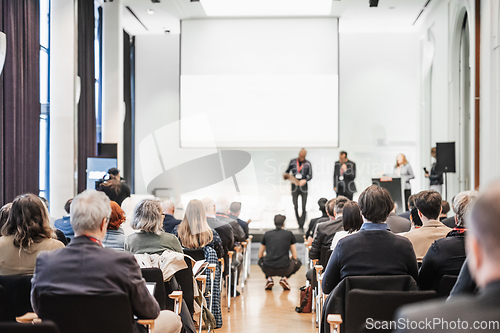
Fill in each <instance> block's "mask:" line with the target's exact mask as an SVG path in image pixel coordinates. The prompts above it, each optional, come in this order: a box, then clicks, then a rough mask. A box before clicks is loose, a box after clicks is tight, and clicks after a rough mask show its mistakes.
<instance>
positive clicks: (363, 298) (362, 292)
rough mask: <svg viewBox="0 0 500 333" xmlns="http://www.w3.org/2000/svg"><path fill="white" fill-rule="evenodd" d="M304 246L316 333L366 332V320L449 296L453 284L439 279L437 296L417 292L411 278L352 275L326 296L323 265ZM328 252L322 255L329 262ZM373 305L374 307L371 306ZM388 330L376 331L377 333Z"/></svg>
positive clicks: (448, 278) (384, 317)
mask: <svg viewBox="0 0 500 333" xmlns="http://www.w3.org/2000/svg"><path fill="white" fill-rule="evenodd" d="M309 249H310V247H307V246H306V262H307V263H308V264H307V267H308V269H313V271H314V274H313V278H312V286H311V287H312V289H313V293H312V294H313V296H312V297H313V302H312V305H313V306H312V309H313V311H314V312H315V321H316V324H317V327H318V332H319V333H328V332H333V331H336V332H337V333H339V332H340V331H341V329H342V331H343V332H348V333H358V332H364V331H368V330H367V328H366V320H367V318H372V319H374V320H379V321H387V322H389V321H391V320H393V317H394V315H395V313H396V311H397V309H398V308H399V307H400V306H403V305H405V304H410V303H415V302H420V301H424V300H428V299H432V298H435V297H446V296H448V295H449V293H450V291H451V289H452V288H453V285H454V284H455V282H456V278H457V277H456V276H448V275H445V276H444V277H443V278H442V279H441V285H440V288H439V294H437V293H436V292H435V291H418V290H417V284H416V282H415V281H414V280H413V278H412V277H410V276H408V275H404V276H353V277H347V278H345V279H344V280H343V281H342V282H341V283H340V284H339V285H338V286H337V287H336V288H335V289H334V290H333V291H332V292H331V293H330V294H329V295H326V294H324V293H323V291H322V287H321V285H322V279H323V276H322V275H323V269H324V266H323V265H321V264H319V261H318V260H317V259H313V260H311V259H309V256H308V255H309V253H308V252H309ZM330 255H331V251H327V252H326V253H325V257H326V258H324V259H325V260H324V261H323V262H324V263H325V264H327V263H328V260H329V257H330ZM374 304H376V306H374ZM379 331H380V332H390V331H391V330H385V331H384V330H377V332H379Z"/></svg>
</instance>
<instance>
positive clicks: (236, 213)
mask: <svg viewBox="0 0 500 333" xmlns="http://www.w3.org/2000/svg"><path fill="white" fill-rule="evenodd" d="M240 213H241V202H233V203H231V206H229V215H228V216H229V218H230V219H231V220H234V221H236V222H238V224H239V225H240V227H241V229H243V232H244V233H245V239H248V236H250V229H249V228H248V223H249V222H250V220H248V221H247V222H245V221H243V220H242V219H240Z"/></svg>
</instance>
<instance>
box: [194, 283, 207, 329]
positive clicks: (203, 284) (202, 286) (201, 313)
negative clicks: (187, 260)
mask: <svg viewBox="0 0 500 333" xmlns="http://www.w3.org/2000/svg"><path fill="white" fill-rule="evenodd" d="M196 281H197V282H201V299H202V302H201V304H200V307H201V311H200V322H199V324H200V328H199V333H201V329H202V327H203V297H205V287H206V284H207V276H206V275H199V276H198V277H196Z"/></svg>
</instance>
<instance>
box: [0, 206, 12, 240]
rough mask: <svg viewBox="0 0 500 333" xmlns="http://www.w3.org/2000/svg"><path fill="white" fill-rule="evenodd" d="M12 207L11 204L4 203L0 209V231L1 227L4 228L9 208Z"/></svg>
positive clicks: (0, 235)
mask: <svg viewBox="0 0 500 333" xmlns="http://www.w3.org/2000/svg"><path fill="white" fill-rule="evenodd" d="M11 207H12V202H9V203H6V204H5V205H3V206H2V208H0V230H2V227H3V226H4V224H5V223H7V219H8V218H9V213H10V208H11ZM0 237H2V234H1V233H0Z"/></svg>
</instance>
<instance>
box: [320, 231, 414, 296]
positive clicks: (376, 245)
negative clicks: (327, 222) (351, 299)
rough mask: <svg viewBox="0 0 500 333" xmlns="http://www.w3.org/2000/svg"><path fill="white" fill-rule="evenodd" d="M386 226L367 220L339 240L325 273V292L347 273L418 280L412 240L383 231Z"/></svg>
mask: <svg viewBox="0 0 500 333" xmlns="http://www.w3.org/2000/svg"><path fill="white" fill-rule="evenodd" d="M383 226H385V228H387V225H385V223H384V224H381V225H377V224H372V223H364V224H363V226H362V227H361V230H360V231H359V232H357V233H355V234H353V235H349V236H347V237H345V238H343V239H341V240H340V241H339V242H338V244H337V247H336V248H335V250H334V251H333V253H332V255H331V257H330V260H329V261H328V265H327V266H326V269H325V274H324V276H323V291H324V293H325V294H328V293H330V292H331V291H332V290H333V288H335V287H336V286H337V284H338V283H339V282H340V281H342V279H344V278H345V277H346V276H356V275H411V276H412V277H413V279H414V280H415V281H416V280H417V279H418V268H417V258H416V257H415V252H414V251H413V246H412V245H411V242H410V240H409V239H407V238H405V237H402V236H399V235H395V234H393V233H392V232H390V231H389V230H387V229H386V230H381V228H382V227H383ZM370 229H371V230H370Z"/></svg>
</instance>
